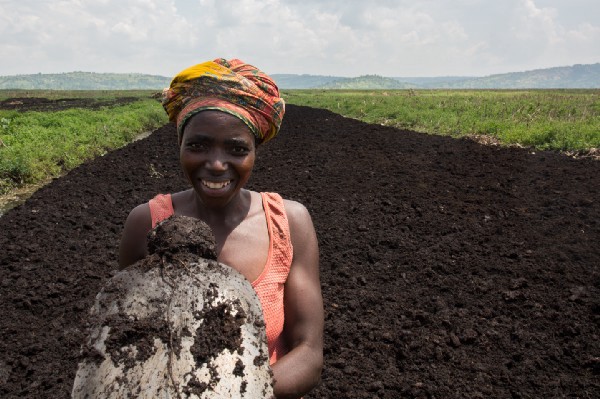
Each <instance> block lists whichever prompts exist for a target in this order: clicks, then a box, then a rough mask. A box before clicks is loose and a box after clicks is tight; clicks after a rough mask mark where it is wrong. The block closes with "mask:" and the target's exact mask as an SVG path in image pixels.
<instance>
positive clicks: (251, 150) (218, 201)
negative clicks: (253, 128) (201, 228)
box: [179, 110, 256, 207]
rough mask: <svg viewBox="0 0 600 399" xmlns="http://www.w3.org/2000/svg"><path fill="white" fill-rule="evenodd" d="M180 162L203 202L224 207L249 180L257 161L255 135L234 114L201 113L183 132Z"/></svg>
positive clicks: (219, 112) (193, 117)
mask: <svg viewBox="0 0 600 399" xmlns="http://www.w3.org/2000/svg"><path fill="white" fill-rule="evenodd" d="M179 159H180V162H181V167H182V169H183V172H184V174H185V175H186V177H187V178H188V180H189V181H190V183H191V184H192V186H193V188H194V190H195V191H196V193H197V194H198V195H199V197H200V199H201V200H202V202H203V203H204V204H205V205H207V206H209V207H210V206H214V207H222V206H225V205H227V204H229V203H230V202H231V200H232V199H234V198H236V196H237V195H238V194H239V192H240V190H241V189H242V188H243V187H244V186H245V185H246V183H247V182H248V179H249V178H250V174H251V172H252V168H253V167H254V161H255V159H256V146H255V143H254V135H253V134H252V133H251V132H250V129H249V128H248V126H246V124H245V123H244V122H242V121H241V120H240V119H238V118H236V117H235V116H233V115H229V114H227V113H225V112H221V111H210V110H209V111H202V112H199V113H198V114H196V115H194V116H192V118H191V119H190V120H189V121H188V123H187V124H186V125H185V127H184V129H183V136H182V138H181V145H180V148H179Z"/></svg>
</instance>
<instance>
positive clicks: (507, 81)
mask: <svg viewBox="0 0 600 399" xmlns="http://www.w3.org/2000/svg"><path fill="white" fill-rule="evenodd" d="M438 87H447V88H455V89H595V88H600V63H596V64H587V65H581V64H577V65H573V66H567V67H556V68H547V69H535V70H532V71H527V72H513V73H504V74H498V75H490V76H486V77H481V78H471V79H465V80H458V81H454V82H440V84H439V86H438Z"/></svg>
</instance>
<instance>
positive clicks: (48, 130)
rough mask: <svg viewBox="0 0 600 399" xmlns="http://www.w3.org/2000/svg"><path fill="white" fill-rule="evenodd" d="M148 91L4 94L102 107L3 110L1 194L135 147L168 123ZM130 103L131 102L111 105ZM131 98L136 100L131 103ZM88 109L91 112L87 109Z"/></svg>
mask: <svg viewBox="0 0 600 399" xmlns="http://www.w3.org/2000/svg"><path fill="white" fill-rule="evenodd" d="M150 94H151V93H150V92H148V91H145V92H142V91H123V92H116V91H96V92H93V91H60V92H56V91H55V92H51V91H15V90H4V91H0V100H4V99H9V98H23V97H29V98H32V97H35V98H48V99H65V98H69V99H73V98H75V99H94V100H101V101H102V105H101V106H98V107H88V105H89V104H90V103H89V102H88V103H84V104H82V107H81V108H69V109H65V110H57V111H26V112H21V111H16V110H0V194H4V193H7V192H9V191H10V190H13V189H15V188H18V187H22V186H24V185H29V184H37V183H39V182H41V181H45V180H47V179H49V178H51V177H56V176H59V175H60V174H62V173H64V172H66V171H68V170H70V169H72V168H74V167H76V166H78V165H80V164H81V163H82V162H84V161H86V160H88V159H91V158H94V157H96V156H99V155H102V154H104V153H106V152H107V151H109V150H111V149H115V148H118V147H121V146H123V145H125V144H127V143H129V142H131V141H132V140H133V139H134V138H135V137H136V136H138V135H139V134H140V133H143V132H145V131H151V130H154V129H156V128H157V127H159V126H162V125H164V124H165V123H166V122H167V117H166V115H165V112H164V110H163V109H162V107H161V105H160V103H159V102H158V101H156V100H155V99H152V98H150ZM123 97H129V98H130V99H131V101H130V102H126V103H119V102H117V101H113V102H111V100H115V99H118V98H123ZM132 97H134V98H133V99H132ZM86 107H88V108H86Z"/></svg>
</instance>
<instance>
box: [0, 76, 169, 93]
mask: <svg viewBox="0 0 600 399" xmlns="http://www.w3.org/2000/svg"><path fill="white" fill-rule="evenodd" d="M170 83H171V78H166V77H164V76H157V75H144V74H139V73H94V72H66V73H56V74H41V73H39V74H35V75H15V76H0V89H26V90H35V89H46V90H129V89H140V90H160V89H163V88H165V87H168V86H169V84H170Z"/></svg>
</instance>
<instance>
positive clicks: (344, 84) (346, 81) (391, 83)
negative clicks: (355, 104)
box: [316, 75, 416, 90]
mask: <svg viewBox="0 0 600 399" xmlns="http://www.w3.org/2000/svg"><path fill="white" fill-rule="evenodd" d="M415 87H416V86H415V85H414V84H410V83H405V82H400V81H398V80H396V79H394V78H386V77H383V76H379V75H364V76H359V77H357V78H342V79H338V80H336V81H333V82H330V83H326V84H324V85H321V86H318V87H316V88H317V89H345V90H365V89H373V90H377V89H390V90H392V89H410V88H415Z"/></svg>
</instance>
